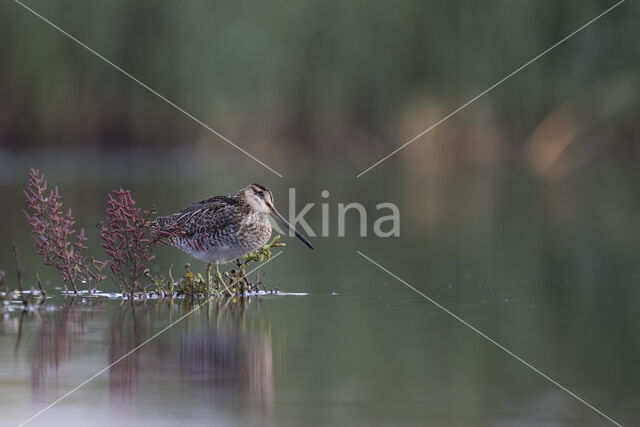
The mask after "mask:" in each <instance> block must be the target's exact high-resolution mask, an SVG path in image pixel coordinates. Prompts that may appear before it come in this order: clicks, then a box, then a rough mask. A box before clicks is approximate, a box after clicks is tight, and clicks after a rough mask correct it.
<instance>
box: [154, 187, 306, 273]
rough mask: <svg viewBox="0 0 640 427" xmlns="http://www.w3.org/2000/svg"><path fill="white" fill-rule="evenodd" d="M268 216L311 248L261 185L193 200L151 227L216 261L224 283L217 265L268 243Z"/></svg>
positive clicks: (199, 256) (183, 247)
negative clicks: (193, 201) (190, 203)
mask: <svg viewBox="0 0 640 427" xmlns="http://www.w3.org/2000/svg"><path fill="white" fill-rule="evenodd" d="M269 215H272V216H273V217H275V218H276V219H277V220H279V221H280V222H282V223H283V224H284V225H285V226H286V227H287V228H288V229H289V230H291V231H292V232H293V233H294V234H295V235H296V236H297V237H298V238H299V239H300V240H302V241H303V242H304V243H305V244H306V245H307V246H308V247H309V248H311V249H314V247H313V245H312V244H311V242H309V240H307V239H306V238H305V237H304V236H303V235H302V234H300V232H298V230H296V229H295V228H294V227H293V226H292V225H291V224H290V223H289V222H287V220H286V219H284V217H283V216H282V215H281V214H280V213H279V212H278V211H277V210H276V208H275V206H274V201H273V193H272V192H271V191H270V190H269V189H267V188H266V187H265V186H263V185H260V184H251V185H247V186H246V187H244V188H242V189H240V190H239V191H237V192H235V193H230V194H225V195H221V196H213V197H210V198H208V199H204V200H201V201H199V202H196V203H193V204H192V205H191V206H188V207H186V208H184V209H182V210H180V211H178V212H176V213H174V214H172V215H168V216H162V217H158V218H156V219H155V221H154V223H153V226H154V228H155V229H156V231H157V232H159V233H160V234H164V235H165V236H168V240H169V242H170V244H171V245H172V246H174V247H176V248H178V249H181V250H182V251H184V252H186V253H188V254H189V255H191V256H193V257H194V258H197V259H199V260H201V261H205V262H207V263H208V264H215V268H216V270H215V274H216V278H217V279H218V280H220V281H221V282H223V280H222V275H221V274H220V269H219V264H225V263H228V262H231V261H234V260H236V259H239V258H241V257H243V256H245V255H246V254H249V253H251V252H254V251H255V250H257V249H260V248H262V247H263V246H265V245H266V244H267V242H268V241H269V238H270V237H271V223H270V222H269V218H268V216H269ZM209 268H210V267H209Z"/></svg>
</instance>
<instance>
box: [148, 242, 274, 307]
mask: <svg viewBox="0 0 640 427" xmlns="http://www.w3.org/2000/svg"><path fill="white" fill-rule="evenodd" d="M282 246H286V244H285V243H282V242H280V236H276V237H274V238H273V240H272V241H271V242H270V243H269V244H267V245H266V246H264V247H262V248H260V249H258V250H256V251H254V252H251V253H250V254H247V255H245V256H244V257H243V258H242V260H236V268H233V269H231V270H230V271H226V272H224V273H223V281H222V282H220V281H219V280H218V279H217V278H216V277H215V275H214V274H212V273H211V270H212V265H211V264H208V265H207V268H206V270H205V274H204V275H202V274H201V273H197V274H194V273H193V272H192V271H191V264H185V265H184V273H183V275H182V277H181V278H180V279H179V280H175V279H174V278H173V272H172V268H170V269H169V275H168V278H165V277H164V276H158V277H155V276H152V275H151V274H150V272H149V270H148V269H147V270H145V272H144V274H145V276H146V277H147V278H148V279H149V280H150V281H151V284H150V285H148V286H146V287H144V291H145V292H150V293H154V294H156V295H159V296H161V297H172V296H173V295H176V296H188V297H209V296H220V297H223V296H235V295H244V294H246V293H252V292H258V291H259V290H260V286H261V285H263V283H262V281H261V280H260V276H259V275H258V274H256V279H255V281H253V282H252V281H250V280H249V278H248V277H247V273H246V268H247V266H248V265H250V264H252V263H254V262H268V261H269V260H270V259H271V256H272V252H271V249H272V248H275V247H282ZM263 288H264V286H263Z"/></svg>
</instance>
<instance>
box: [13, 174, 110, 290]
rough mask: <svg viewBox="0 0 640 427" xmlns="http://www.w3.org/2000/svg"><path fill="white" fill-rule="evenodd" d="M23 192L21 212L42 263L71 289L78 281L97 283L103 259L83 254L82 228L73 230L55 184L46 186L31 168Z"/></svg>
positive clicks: (72, 223)
mask: <svg viewBox="0 0 640 427" xmlns="http://www.w3.org/2000/svg"><path fill="white" fill-rule="evenodd" d="M24 195H25V197H26V201H27V209H26V210H25V211H24V213H25V215H26V216H27V219H28V221H29V226H30V227H31V234H32V237H33V241H34V243H35V245H36V248H37V249H38V254H39V255H42V256H43V257H44V259H45V260H44V264H45V265H53V266H55V267H56V268H57V269H58V270H60V272H61V273H62V278H63V280H64V281H67V282H69V283H71V286H72V287H73V291H74V292H76V293H77V292H78V283H79V282H83V283H88V284H89V291H91V285H90V282H91V280H95V281H96V283H98V282H100V280H102V279H103V276H102V274H101V271H102V268H104V263H102V262H100V261H97V260H96V259H94V258H91V259H87V258H86V257H85V256H83V254H82V251H83V250H84V249H86V248H87V247H86V246H85V244H84V242H85V241H86V240H87V238H86V237H85V235H84V228H81V229H80V232H76V229H75V228H74V227H73V226H74V225H75V220H74V219H73V215H72V214H71V209H69V210H67V211H66V212H65V211H64V209H63V207H62V197H61V196H60V193H59V191H58V187H57V186H55V187H54V188H53V189H47V180H46V179H45V177H44V175H43V174H42V173H40V172H39V171H38V170H36V169H31V171H30V173H29V184H28V186H27V189H26V190H25V191H24Z"/></svg>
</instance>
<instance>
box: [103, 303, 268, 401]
mask: <svg viewBox="0 0 640 427" xmlns="http://www.w3.org/2000/svg"><path fill="white" fill-rule="evenodd" d="M248 304H250V302H249V301H248V300H244V301H241V302H238V303H232V302H230V301H227V302H226V303H225V304H222V303H219V302H212V303H210V304H208V305H206V306H204V307H202V308H200V309H198V310H196V311H194V312H193V313H192V314H190V315H189V317H188V318H186V319H185V320H183V321H182V322H180V323H179V324H177V325H176V326H174V328H172V329H170V330H168V331H166V332H164V333H163V334H161V335H159V336H158V337H157V338H154V339H153V340H152V341H150V342H149V343H148V344H145V345H143V346H142V347H140V349H139V350H137V351H135V352H134V353H132V354H131V355H130V356H128V357H127V358H125V359H124V360H122V361H120V362H118V363H117V364H116V365H114V366H113V367H112V368H111V369H110V370H109V387H110V391H111V395H112V397H113V398H118V399H120V400H122V401H131V400H132V399H133V398H134V397H135V394H136V386H137V384H138V383H140V382H145V381H146V380H145V378H148V377H156V378H162V380H163V381H166V382H171V381H182V382H185V383H189V384H190V385H191V387H192V389H193V390H196V391H198V393H199V394H200V395H201V396H204V395H208V396H211V397H212V398H216V397H219V396H218V394H220V396H224V397H225V398H228V397H229V394H230V393H237V394H238V395H239V396H238V397H239V398H240V400H242V401H243V402H247V403H249V404H251V405H253V406H258V407H267V408H268V407H271V405H272V403H273V375H272V348H271V336H270V330H269V324H268V322H259V321H255V320H256V319H247V317H246V316H245V311H246V308H247V305H248ZM192 309H193V303H192V302H191V303H189V302H180V303H175V302H167V303H157V304H156V303H152V304H142V305H131V304H122V305H121V306H120V308H119V310H118V312H117V313H116V314H115V315H114V318H113V321H112V323H111V328H110V337H109V363H113V362H115V361H116V360H117V359H118V358H120V357H121V356H122V355H123V354H125V353H127V352H128V351H130V350H131V349H132V348H135V347H136V346H139V345H141V344H142V343H144V342H145V341H146V340H148V339H149V338H150V337H151V336H152V335H153V334H155V333H156V332H157V330H158V328H157V326H159V325H156V327H154V322H153V319H167V320H165V323H166V324H168V323H169V322H170V321H169V320H168V319H169V318H170V317H173V318H176V317H178V316H181V315H183V314H184V313H185V312H187V311H190V310H192Z"/></svg>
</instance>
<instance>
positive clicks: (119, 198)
mask: <svg viewBox="0 0 640 427" xmlns="http://www.w3.org/2000/svg"><path fill="white" fill-rule="evenodd" d="M107 205H108V206H107V219H106V221H102V222H101V223H100V224H99V225H98V227H99V228H100V237H102V240H103V243H102V247H103V248H104V249H105V250H106V252H107V254H108V255H109V256H110V257H111V259H110V260H108V261H107V264H108V265H109V268H110V269H111V272H112V273H113V275H114V277H115V279H116V281H117V282H118V284H119V286H120V288H121V289H122V292H124V293H130V294H133V293H135V292H143V291H145V287H144V286H143V285H142V284H141V283H140V278H141V277H142V276H143V275H144V273H145V270H147V265H146V264H147V263H148V262H150V261H151V260H153V259H154V258H155V255H153V253H152V247H153V245H155V244H157V243H160V242H161V239H162V237H163V236H162V235H160V234H158V233H155V232H154V231H153V230H152V227H151V224H152V221H151V216H152V215H154V214H155V209H152V210H144V211H143V210H142V209H140V208H138V207H136V202H135V201H134V200H133V198H132V197H131V192H130V191H129V190H124V189H120V190H114V191H113V192H112V194H109V196H108V199H107Z"/></svg>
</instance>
